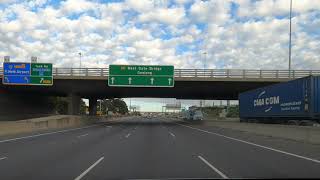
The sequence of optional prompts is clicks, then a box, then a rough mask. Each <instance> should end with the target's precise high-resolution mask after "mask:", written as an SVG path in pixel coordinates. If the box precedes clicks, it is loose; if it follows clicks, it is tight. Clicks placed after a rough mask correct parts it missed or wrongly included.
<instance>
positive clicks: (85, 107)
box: [80, 99, 87, 114]
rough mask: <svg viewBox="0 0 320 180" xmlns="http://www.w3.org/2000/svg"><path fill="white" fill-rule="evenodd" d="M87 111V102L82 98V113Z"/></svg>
mask: <svg viewBox="0 0 320 180" xmlns="http://www.w3.org/2000/svg"><path fill="white" fill-rule="evenodd" d="M86 112H87V105H86V103H85V102H84V101H83V100H82V99H81V100H80V114H86Z"/></svg>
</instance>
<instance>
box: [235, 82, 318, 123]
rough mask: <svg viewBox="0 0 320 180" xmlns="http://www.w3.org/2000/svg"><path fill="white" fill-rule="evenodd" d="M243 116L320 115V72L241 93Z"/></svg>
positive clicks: (264, 118) (287, 118) (268, 119)
mask: <svg viewBox="0 0 320 180" xmlns="http://www.w3.org/2000/svg"><path fill="white" fill-rule="evenodd" d="M239 106H240V120H241V121H248V120H258V121H266V122H276V121H279V122H289V121H292V120H294V121H295V122H297V121H304V120H313V121H319V119H320V76H308V77H305V78H300V79H296V80H292V81H288V82H283V83H278V84H274V85H270V86H266V87H263V88H259V89H255V90H251V91H247V92H244V93H241V94H239Z"/></svg>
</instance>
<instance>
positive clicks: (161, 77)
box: [108, 65, 174, 87]
mask: <svg viewBox="0 0 320 180" xmlns="http://www.w3.org/2000/svg"><path fill="white" fill-rule="evenodd" d="M108 85H109V86H127V87H173V86H174V67H173V66H152V65H151V66H146V65H109V77H108Z"/></svg>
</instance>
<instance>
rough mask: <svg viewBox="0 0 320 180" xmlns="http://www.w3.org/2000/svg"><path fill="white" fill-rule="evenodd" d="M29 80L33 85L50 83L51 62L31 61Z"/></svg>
mask: <svg viewBox="0 0 320 180" xmlns="http://www.w3.org/2000/svg"><path fill="white" fill-rule="evenodd" d="M30 82H31V84H33V85H52V84H53V77H52V64H50V63H31V76H30Z"/></svg>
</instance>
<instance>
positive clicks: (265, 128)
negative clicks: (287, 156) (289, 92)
mask: <svg viewBox="0 0 320 180" xmlns="http://www.w3.org/2000/svg"><path fill="white" fill-rule="evenodd" d="M205 124H206V125H207V126H215V127H220V128H228V129H233V130H239V131H245V132H250V133H255V134H259V135H265V136H271V137H280V138H285V139H291V140H296V141H301V142H307V143H312V144H320V127H311V126H310V127H308V126H289V125H279V124H255V123H240V122H223V121H206V122H205Z"/></svg>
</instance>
